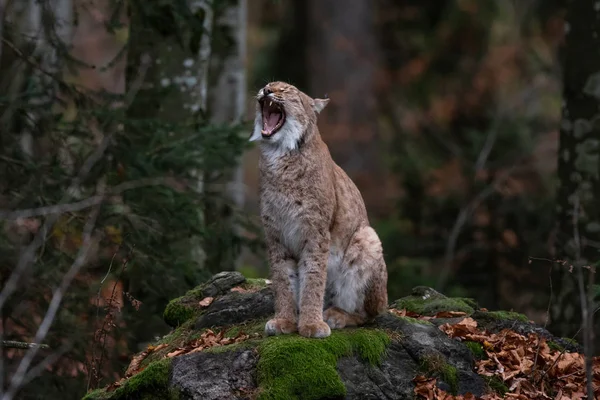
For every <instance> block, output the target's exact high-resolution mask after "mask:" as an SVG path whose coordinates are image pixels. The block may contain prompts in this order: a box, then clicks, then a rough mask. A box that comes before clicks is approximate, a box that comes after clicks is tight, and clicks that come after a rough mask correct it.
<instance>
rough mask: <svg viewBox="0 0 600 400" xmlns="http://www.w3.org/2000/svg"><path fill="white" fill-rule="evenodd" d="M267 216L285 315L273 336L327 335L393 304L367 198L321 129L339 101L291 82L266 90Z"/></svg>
mask: <svg viewBox="0 0 600 400" xmlns="http://www.w3.org/2000/svg"><path fill="white" fill-rule="evenodd" d="M256 100H257V105H256V119H255V123H254V131H253V133H252V136H251V138H250V140H251V141H259V147H260V160H259V169H260V214H261V220H262V225H263V229H264V233H265V240H266V243H267V250H268V257H269V263H270V268H271V280H272V282H273V290H274V294H275V316H274V318H273V319H271V320H269V321H268V322H267V323H266V325H265V332H266V334H267V335H278V334H287V333H292V332H298V333H299V334H300V335H302V336H305V337H315V338H324V337H327V336H329V335H330V334H331V329H341V328H344V327H346V326H356V325H362V324H364V323H366V322H368V321H369V320H371V319H372V318H374V317H375V316H377V315H378V314H379V313H381V312H383V311H384V310H386V309H387V305H388V304H387V270H386V265H385V262H384V259H383V250H382V246H381V242H380V240H379V237H378V236H377V234H376V233H375V231H374V230H373V228H371V227H370V225H369V220H368V218H367V212H366V209H365V204H364V201H363V199H362V196H361V194H360V192H359V190H358V189H357V187H356V186H355V185H354V183H353V182H352V180H351V179H350V178H349V177H348V175H346V173H345V172H344V171H343V170H342V169H341V168H340V167H339V166H338V165H337V164H336V163H335V162H334V161H333V159H332V158H331V155H330V153H329V149H328V147H327V145H326V144H325V143H324V142H323V140H322V139H321V135H320V134H319V130H318V128H317V115H318V114H319V113H320V112H321V111H322V110H323V108H324V107H325V106H326V105H327V103H328V102H329V100H328V99H313V98H311V97H309V96H308V95H306V94H305V93H303V92H301V91H300V90H298V89H297V88H296V87H294V86H292V85H290V84H287V83H284V82H271V83H269V84H267V85H266V86H265V87H264V88H262V89H261V90H260V91H259V92H258V95H257V97H256Z"/></svg>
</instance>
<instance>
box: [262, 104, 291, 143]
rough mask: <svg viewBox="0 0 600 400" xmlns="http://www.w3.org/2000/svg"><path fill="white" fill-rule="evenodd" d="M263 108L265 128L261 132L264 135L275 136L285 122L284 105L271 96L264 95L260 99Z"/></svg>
mask: <svg viewBox="0 0 600 400" xmlns="http://www.w3.org/2000/svg"><path fill="white" fill-rule="evenodd" d="M260 105H261V108H262V118H263V129H262V131H261V134H262V136H263V137H270V136H273V135H274V134H275V133H276V132H277V131H278V130H279V129H281V127H282V126H283V123H284V122H285V111H284V110H283V107H282V106H281V105H280V104H278V103H277V102H275V101H273V100H272V99H270V98H269V97H263V98H262V99H261V100H260Z"/></svg>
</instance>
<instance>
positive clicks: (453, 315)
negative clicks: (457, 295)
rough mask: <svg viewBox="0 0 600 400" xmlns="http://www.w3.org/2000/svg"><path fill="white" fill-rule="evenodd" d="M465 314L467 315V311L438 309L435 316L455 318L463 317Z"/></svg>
mask: <svg viewBox="0 0 600 400" xmlns="http://www.w3.org/2000/svg"><path fill="white" fill-rule="evenodd" d="M465 315H467V313H466V312H463V311H440V312H439V313H437V314H435V318H456V317H463V316H465Z"/></svg>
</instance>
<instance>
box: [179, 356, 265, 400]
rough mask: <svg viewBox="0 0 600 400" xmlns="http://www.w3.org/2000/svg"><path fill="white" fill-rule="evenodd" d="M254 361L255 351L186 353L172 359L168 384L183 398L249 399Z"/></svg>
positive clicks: (253, 388)
mask: <svg viewBox="0 0 600 400" xmlns="http://www.w3.org/2000/svg"><path fill="white" fill-rule="evenodd" d="M257 360H258V355H257V354H256V352H255V351H254V350H243V351H241V350H240V351H231V352H224V353H192V354H186V355H184V356H181V357H177V358H175V359H174V360H173V370H172V372H171V385H172V386H173V387H175V388H177V389H179V396H180V399H182V400H230V399H248V398H250V397H249V393H252V392H253V391H255V389H256V379H255V376H254V375H255V368H256V362H257Z"/></svg>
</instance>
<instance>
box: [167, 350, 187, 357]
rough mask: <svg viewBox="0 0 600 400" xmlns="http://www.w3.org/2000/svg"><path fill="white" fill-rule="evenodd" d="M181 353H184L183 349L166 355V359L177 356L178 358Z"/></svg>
mask: <svg viewBox="0 0 600 400" xmlns="http://www.w3.org/2000/svg"><path fill="white" fill-rule="evenodd" d="M183 353H185V349H177V350H174V351H172V352H170V353H167V357H168V358H171V357H177V356H179V355H181V354H183Z"/></svg>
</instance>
